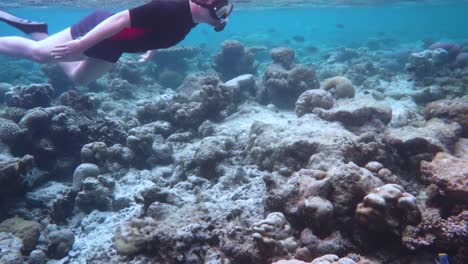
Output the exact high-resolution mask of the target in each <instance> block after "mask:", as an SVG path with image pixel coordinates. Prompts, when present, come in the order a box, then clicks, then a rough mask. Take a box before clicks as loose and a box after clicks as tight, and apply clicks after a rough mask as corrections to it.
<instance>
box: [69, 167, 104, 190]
mask: <svg viewBox="0 0 468 264" xmlns="http://www.w3.org/2000/svg"><path fill="white" fill-rule="evenodd" d="M99 174H101V170H100V169H99V167H98V166H97V165H96V164H92V163H82V164H80V166H78V167H77V168H76V169H75V171H74V172H73V187H72V189H73V191H75V192H79V191H80V190H81V184H82V183H83V180H84V179H86V178H88V177H97V176H98V175H99Z"/></svg>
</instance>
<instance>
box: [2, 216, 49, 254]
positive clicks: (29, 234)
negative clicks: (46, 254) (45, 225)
mask: <svg viewBox="0 0 468 264" xmlns="http://www.w3.org/2000/svg"><path fill="white" fill-rule="evenodd" d="M40 226H41V225H40V224H39V223H37V222H35V221H27V220H25V219H22V218H19V217H14V218H9V219H6V220H4V221H3V222H1V223H0V232H7V233H11V234H12V235H14V236H15V237H17V238H19V239H21V240H22V241H23V248H22V249H21V252H22V253H23V254H25V255H26V254H29V252H31V251H32V250H33V249H34V248H35V247H36V245H37V243H38V239H39V229H40Z"/></svg>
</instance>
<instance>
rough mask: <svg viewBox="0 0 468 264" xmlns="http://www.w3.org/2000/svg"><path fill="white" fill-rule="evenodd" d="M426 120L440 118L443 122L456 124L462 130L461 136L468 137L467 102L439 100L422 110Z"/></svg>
mask: <svg viewBox="0 0 468 264" xmlns="http://www.w3.org/2000/svg"><path fill="white" fill-rule="evenodd" d="M424 117H425V118H426V119H427V120H430V119H432V118H440V119H442V120H444V121H445V122H448V123H451V122H457V123H458V124H460V126H461V127H462V129H463V133H462V136H463V137H468V102H464V101H461V100H439V101H435V102H432V103H430V104H427V105H426V107H425V108H424Z"/></svg>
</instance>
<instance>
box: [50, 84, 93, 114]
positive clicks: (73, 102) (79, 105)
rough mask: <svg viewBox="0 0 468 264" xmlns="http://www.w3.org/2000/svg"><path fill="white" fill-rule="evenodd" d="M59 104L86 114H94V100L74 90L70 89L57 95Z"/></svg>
mask: <svg viewBox="0 0 468 264" xmlns="http://www.w3.org/2000/svg"><path fill="white" fill-rule="evenodd" d="M58 101H59V102H60V104H61V105H64V106H68V107H70V108H72V109H73V110H75V111H77V112H83V113H85V114H87V115H95V112H96V107H97V106H96V102H94V101H93V100H92V98H90V97H89V96H88V95H80V94H78V93H77V92H76V91H73V90H70V91H67V92H64V93H62V94H61V95H60V96H59V97H58Z"/></svg>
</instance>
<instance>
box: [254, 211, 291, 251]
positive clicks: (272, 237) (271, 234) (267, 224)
mask: <svg viewBox="0 0 468 264" xmlns="http://www.w3.org/2000/svg"><path fill="white" fill-rule="evenodd" d="M252 233H253V234H252V236H253V238H254V239H255V240H256V241H257V242H258V243H260V244H261V246H262V247H266V248H269V249H270V251H274V254H275V255H277V256H278V255H281V254H287V253H288V252H289V253H292V252H294V251H295V250H296V248H297V245H298V243H297V242H296V241H295V239H294V237H293V230H292V228H291V225H290V224H289V223H288V221H287V220H286V218H285V217H284V215H283V214H282V213H280V212H274V213H270V214H269V215H268V216H267V217H266V219H265V220H262V221H260V222H257V223H254V224H253V225H252ZM264 250H268V249H264ZM278 250H279V252H278Z"/></svg>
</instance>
